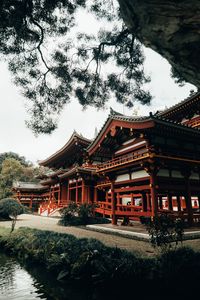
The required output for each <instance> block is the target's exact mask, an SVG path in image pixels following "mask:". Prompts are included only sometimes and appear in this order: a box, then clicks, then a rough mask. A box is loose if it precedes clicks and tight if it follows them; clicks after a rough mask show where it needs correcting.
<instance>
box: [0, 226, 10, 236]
mask: <svg viewBox="0 0 200 300" xmlns="http://www.w3.org/2000/svg"><path fill="white" fill-rule="evenodd" d="M9 233H10V229H9V228H5V227H1V226H0V236H5V235H8V234H9Z"/></svg>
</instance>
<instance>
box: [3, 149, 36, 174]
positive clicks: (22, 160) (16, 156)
mask: <svg viewBox="0 0 200 300" xmlns="http://www.w3.org/2000/svg"><path fill="white" fill-rule="evenodd" d="M7 158H14V159H15V160H17V161H19V162H20V163H21V164H22V165H23V166H25V167H28V166H30V165H31V163H30V162H29V161H27V160H26V159H25V157H24V156H20V155H19V154H17V153H15V152H4V153H0V170H1V168H2V163H3V161H4V160H5V159H7Z"/></svg>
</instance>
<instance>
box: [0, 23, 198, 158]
mask: <svg viewBox="0 0 200 300" xmlns="http://www.w3.org/2000/svg"><path fill="white" fill-rule="evenodd" d="M85 26H86V27H88V26H90V28H91V23H90V24H86V23H85ZM82 29H83V30H84V29H85V28H84V27H83V26H82ZM145 54H146V63H145V68H146V70H147V72H148V73H149V74H150V75H151V78H152V81H151V83H150V85H149V88H150V91H151V93H152V95H153V96H154V99H153V101H152V104H151V105H150V106H141V105H139V104H136V108H137V109H139V115H146V114H149V112H150V111H152V112H155V111H156V110H158V109H164V108H165V107H166V106H167V107H169V106H171V105H174V104H175V103H177V102H179V101H181V100H183V99H184V98H186V97H188V96H189V92H190V90H191V89H195V88H194V87H193V86H192V85H190V84H187V85H185V87H181V88H180V87H178V85H176V84H175V83H174V81H173V79H171V78H170V66H169V64H168V62H167V61H166V60H165V59H164V58H162V57H161V56H160V55H158V54H157V53H155V52H153V51H152V50H150V49H145ZM195 90H196V89H195ZM0 97H1V107H0V153H2V152H7V151H13V152H16V153H18V154H19V155H23V156H25V157H26V158H27V159H28V160H30V161H32V162H34V163H35V162H37V160H42V159H45V158H47V157H48V156H49V155H51V154H53V153H54V152H55V151H57V150H58V149H59V148H61V147H62V146H63V145H64V144H65V143H66V142H67V140H68V139H69V137H70V136H71V134H72V132H73V130H74V129H75V130H76V131H77V132H78V133H81V134H82V135H83V136H85V137H87V138H93V137H94V132H95V127H97V129H98V130H100V128H101V127H102V125H103V124H104V122H105V120H106V118H107V116H108V114H109V106H112V108H113V109H114V110H116V111H119V112H120V113H124V114H127V115H131V114H132V113H133V109H132V110H128V108H124V107H123V105H121V104H118V103H116V102H114V101H110V102H108V104H107V109H105V110H101V111H97V110H95V109H94V108H89V109H87V110H86V111H82V108H81V106H80V105H79V104H78V103H77V101H76V100H74V99H72V102H71V104H69V105H67V106H66V108H65V109H64V111H63V112H62V114H61V116H60V119H59V126H58V129H57V130H55V131H54V132H53V134H51V135H40V136H39V137H37V138H36V137H35V136H34V135H33V133H32V132H31V131H30V129H27V128H26V127H25V122H24V121H25V119H28V117H27V115H26V112H25V108H24V103H25V102H26V100H25V99H24V98H23V97H22V96H21V94H20V91H19V89H18V88H17V87H16V86H15V85H14V84H13V83H12V80H11V76H10V74H9V72H8V70H7V66H6V64H5V63H0Z"/></svg>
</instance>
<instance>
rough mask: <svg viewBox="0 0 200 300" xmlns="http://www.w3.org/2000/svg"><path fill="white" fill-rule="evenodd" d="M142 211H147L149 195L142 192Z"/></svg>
mask: <svg viewBox="0 0 200 300" xmlns="http://www.w3.org/2000/svg"><path fill="white" fill-rule="evenodd" d="M142 211H144V212H145V211H147V195H146V193H142Z"/></svg>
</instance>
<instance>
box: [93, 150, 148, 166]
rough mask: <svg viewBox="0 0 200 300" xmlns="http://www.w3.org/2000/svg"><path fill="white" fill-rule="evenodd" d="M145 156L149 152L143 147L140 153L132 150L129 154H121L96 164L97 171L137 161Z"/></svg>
mask: <svg viewBox="0 0 200 300" xmlns="http://www.w3.org/2000/svg"><path fill="white" fill-rule="evenodd" d="M146 157H149V153H148V152H147V150H146V149H145V152H142V153H139V152H138V153H137V152H132V153H130V154H127V155H123V156H120V157H118V158H115V159H112V160H109V161H106V162H104V163H102V164H99V165H97V172H100V171H103V170H107V169H111V168H113V167H118V166H120V165H124V164H127V163H130V162H134V161H137V160H140V159H144V158H146Z"/></svg>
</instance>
